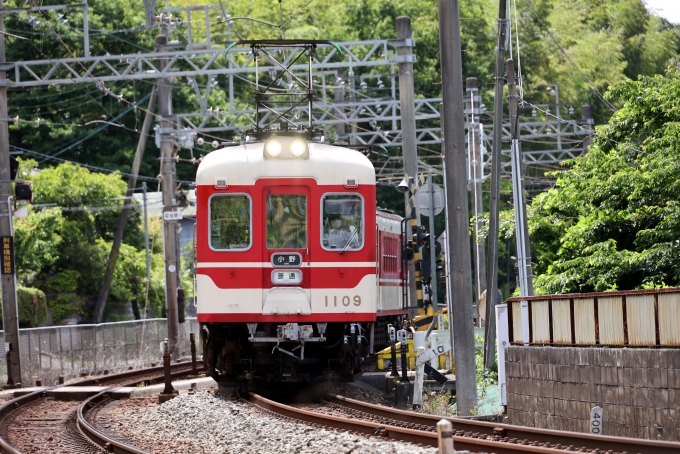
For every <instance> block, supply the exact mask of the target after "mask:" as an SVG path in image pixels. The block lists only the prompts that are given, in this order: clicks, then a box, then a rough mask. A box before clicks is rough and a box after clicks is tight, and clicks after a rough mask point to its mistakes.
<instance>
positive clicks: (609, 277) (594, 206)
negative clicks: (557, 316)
mask: <svg viewBox="0 0 680 454" xmlns="http://www.w3.org/2000/svg"><path fill="white" fill-rule="evenodd" d="M679 76H680V72H679V71H678V69H675V68H674V69H670V70H669V71H668V72H667V74H666V76H654V77H641V78H640V79H639V80H638V81H635V82H633V81H626V82H620V83H618V84H616V85H614V86H613V87H612V89H611V91H610V92H609V93H608V97H609V98H610V99H614V100H617V101H620V102H622V104H623V107H622V109H621V110H620V111H619V112H617V113H616V114H615V115H614V116H613V117H612V119H611V120H610V122H609V124H608V125H607V126H605V127H602V128H599V129H598V136H597V137H596V138H595V140H594V141H593V146H592V148H591V149H590V150H589V152H588V154H586V155H584V156H581V157H579V158H577V159H575V160H574V162H573V163H572V164H571V165H570V168H569V169H567V170H564V171H562V172H558V173H557V174H556V176H557V183H556V188H555V189H553V190H550V191H548V192H546V193H544V194H541V195H540V196H539V197H537V198H536V199H534V201H533V204H532V207H531V210H530V211H529V212H530V216H531V217H530V222H529V227H530V235H531V237H532V247H533V251H534V259H535V260H537V262H538V263H537V265H536V267H535V268H536V274H538V276H537V277H536V279H535V281H534V287H535V289H536V292H537V293H567V292H585V291H606V290H613V289H621V290H627V289H635V288H642V287H645V286H647V287H648V286H655V285H661V284H662V283H664V285H665V284H670V285H676V284H678V283H679V282H680V254H679V252H680V250H679V246H680V245H679V244H678V240H677V238H680V203H678V198H679V197H680V183H679V182H678V177H677V176H678V174H679V173H678V170H679V169H678V166H679V165H680V164H679V163H680V142H679V141H678V139H679V138H680V134H679V132H680V129H679V128H678V122H679V121H680V84H679V83H678V82H677V80H678V77H679Z"/></svg>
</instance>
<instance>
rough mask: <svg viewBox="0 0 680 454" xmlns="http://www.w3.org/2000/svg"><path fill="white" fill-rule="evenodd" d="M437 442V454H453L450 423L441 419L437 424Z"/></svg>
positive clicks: (451, 425) (451, 426)
mask: <svg viewBox="0 0 680 454" xmlns="http://www.w3.org/2000/svg"><path fill="white" fill-rule="evenodd" d="M437 442H438V445H439V454H455V452H456V451H455V450H454V449H453V424H451V421H448V420H446V419H442V420H440V421H439V422H438V423H437Z"/></svg>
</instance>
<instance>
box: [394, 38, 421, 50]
mask: <svg viewBox="0 0 680 454" xmlns="http://www.w3.org/2000/svg"><path fill="white" fill-rule="evenodd" d="M387 44H388V45H390V46H393V47H396V48H399V47H416V40H415V39H413V38H406V39H388V40H387Z"/></svg>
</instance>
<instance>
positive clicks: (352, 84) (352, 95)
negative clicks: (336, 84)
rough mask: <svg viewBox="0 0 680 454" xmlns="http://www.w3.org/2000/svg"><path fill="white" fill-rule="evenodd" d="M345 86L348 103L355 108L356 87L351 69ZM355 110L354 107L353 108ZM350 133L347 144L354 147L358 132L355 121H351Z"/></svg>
mask: <svg viewBox="0 0 680 454" xmlns="http://www.w3.org/2000/svg"><path fill="white" fill-rule="evenodd" d="M347 85H349V88H348V90H349V101H350V103H352V106H356V99H357V93H356V85H355V77H354V70H353V69H352V68H349V73H348V74H347ZM354 109H356V107H354ZM353 113H354V112H353ZM350 131H351V132H352V133H351V136H350V139H349V144H350V145H355V144H356V142H357V140H356V137H357V133H358V132H359V129H358V128H357V123H356V121H353V122H352V124H351V125H350Z"/></svg>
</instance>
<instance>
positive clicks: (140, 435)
mask: <svg viewBox="0 0 680 454" xmlns="http://www.w3.org/2000/svg"><path fill="white" fill-rule="evenodd" d="M157 402H158V400H157V398H156V397H154V398H144V399H131V400H130V401H128V402H125V403H124V404H122V405H120V406H119V407H118V408H117V409H116V410H115V413H114V414H112V416H113V417H114V418H113V420H114V421H116V422H117V423H118V427H114V429H115V430H117V431H118V432H119V433H120V434H121V435H123V436H124V437H125V438H127V439H128V440H130V441H131V442H132V443H134V444H135V445H136V446H138V447H140V448H142V449H146V450H149V451H151V452H157V453H164V454H166V453H186V452H202V453H257V454H266V453H276V454H286V453H291V454H297V453H310V454H311V453H352V454H364V453H365V454H368V453H371V454H372V453H394V454H398V453H399V454H401V453H403V454H436V453H437V449H436V448H424V447H420V446H417V445H413V444H409V443H401V442H393V441H387V440H384V439H380V438H368V437H364V436H360V435H355V434H349V433H341V432H334V431H332V430H326V429H319V428H316V427H312V426H310V425H307V424H304V423H293V422H288V421H282V420H279V419H276V418H274V417H272V416H270V415H267V414H265V413H264V412H262V411H260V410H258V409H256V408H253V407H252V406H250V405H248V404H246V403H243V402H240V401H237V400H234V399H231V398H225V397H218V396H215V395H214V394H213V393H212V392H210V391H198V392H197V393H196V394H188V393H187V394H181V395H180V396H179V397H177V398H175V399H172V400H170V401H168V402H166V403H165V404H163V405H158V404H157Z"/></svg>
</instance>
